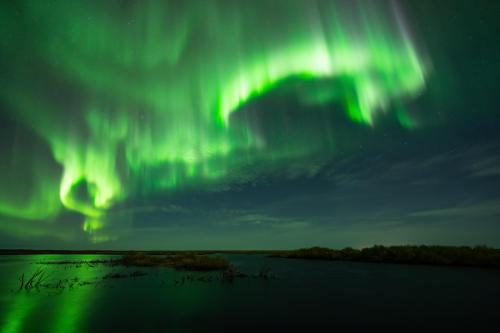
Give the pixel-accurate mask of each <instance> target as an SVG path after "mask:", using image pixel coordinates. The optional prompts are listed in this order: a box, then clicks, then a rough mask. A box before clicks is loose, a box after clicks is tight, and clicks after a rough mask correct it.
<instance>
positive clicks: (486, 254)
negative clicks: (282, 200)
mask: <svg viewBox="0 0 500 333" xmlns="http://www.w3.org/2000/svg"><path fill="white" fill-rule="evenodd" d="M272 256H273V257H279V258H292V259H312V260H346V261H363V262H382V263H395V264H420V265H447V266H476V267H495V268H500V250H499V249H494V248H490V247H487V246H475V247H470V246H437V245H435V246H427V245H420V246H414V245H403V246H381V245H375V246H373V247H368V248H364V249H361V250H358V249H353V248H350V247H347V248H344V249H342V250H334V249H329V248H324V247H312V248H306V249H299V250H294V251H288V252H284V253H279V254H274V255H272Z"/></svg>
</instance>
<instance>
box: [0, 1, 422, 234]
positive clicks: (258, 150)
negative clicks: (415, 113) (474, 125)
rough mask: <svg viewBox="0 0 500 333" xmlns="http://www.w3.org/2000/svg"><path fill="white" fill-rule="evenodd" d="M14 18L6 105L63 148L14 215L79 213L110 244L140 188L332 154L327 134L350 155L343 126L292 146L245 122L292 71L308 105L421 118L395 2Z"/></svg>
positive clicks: (24, 8)
mask: <svg viewBox="0 0 500 333" xmlns="http://www.w3.org/2000/svg"><path fill="white" fill-rule="evenodd" d="M18 11H19V12H23V13H24V14H23V20H22V21H19V20H18V19H17V16H16V15H14V13H17V12H18ZM111 13H112V14H113V15H111ZM269 13H272V15H270V14H269ZM270 17H272V18H273V19H272V20H269V19H268V18H270ZM263 18H265V19H263ZM0 22H1V23H0V24H1V30H2V31H10V32H11V34H14V35H15V36H17V37H16V40H10V41H9V45H10V46H9V47H5V46H2V52H1V54H2V55H1V58H0V59H1V62H2V64H3V65H2V70H4V72H5V74H6V75H5V76H4V79H2V92H1V98H2V101H3V104H4V105H6V107H5V108H4V109H5V111H6V112H8V114H9V117H12V118H13V119H15V120H16V121H18V122H19V123H22V124H24V126H27V127H29V128H32V129H33V130H34V132H35V133H36V134H35V135H36V137H37V138H38V139H39V140H40V141H42V142H43V144H44V145H47V147H48V150H49V151H50V158H47V157H45V156H42V157H38V156H33V157H32V161H30V160H28V161H27V163H28V164H29V163H34V164H36V169H35V170H26V172H25V173H24V174H26V173H31V174H32V175H33V182H32V184H31V186H30V189H31V190H30V193H29V194H28V195H24V196H23V199H16V198H15V197H14V198H12V197H11V196H10V191H9V190H8V187H9V186H3V187H2V189H1V190H0V214H3V215H6V216H11V217H15V218H18V219H21V220H33V221H38V220H43V219H47V217H50V216H57V215H59V214H61V213H62V212H64V211H68V210H69V211H73V212H77V213H79V214H81V215H82V216H83V217H84V218H85V222H84V224H83V229H84V230H85V231H86V232H88V233H90V234H91V235H92V239H94V240H96V241H97V240H106V239H108V238H107V237H108V236H106V233H105V232H104V233H103V234H99V233H98V231H99V229H105V227H106V223H107V222H106V220H107V218H106V216H107V212H108V211H109V210H110V209H112V207H113V205H115V204H116V203H118V202H120V201H123V200H126V199H127V198H130V197H134V196H147V195H149V194H151V193H156V192H163V191H167V192H168V191H180V190H183V189H187V188H193V187H195V188H203V187H207V186H210V185H212V184H214V183H217V182H220V181H223V180H227V179H231V175H232V173H233V172H234V170H237V169H238V168H241V167H244V166H252V165H256V164H262V163H269V162H273V163H276V162H278V161H290V160H295V159H301V158H305V157H309V156H319V155H322V154H323V153H324V151H322V150H321V149H319V147H320V146H321V147H322V149H323V148H324V143H325V142H326V143H327V145H328V149H329V151H334V150H335V146H336V141H335V139H334V138H333V137H332V134H331V133H332V131H333V129H332V128H333V127H332V125H330V124H325V125H324V126H325V127H326V129H325V130H322V131H316V132H315V133H309V135H310V138H309V139H308V140H307V142H305V141H304V140H298V139H294V138H290V139H289V142H288V143H287V145H286V146H280V147H279V148H276V147H274V146H273V143H272V142H270V141H269V140H267V139H266V138H265V137H263V136H262V134H261V133H259V132H258V131H255V130H253V129H252V128H251V127H250V126H247V124H245V122H242V121H239V122H233V116H235V117H236V116H237V114H238V110H240V109H242V108H244V106H245V105H246V104H248V103H250V102H251V101H253V100H255V99H258V98H259V97H260V96H264V95H266V94H268V93H270V92H272V91H273V90H276V89H279V88H280V87H282V86H284V85H286V82H288V81H289V80H298V81H300V82H302V83H303V84H302V85H301V86H300V89H295V90H294V91H295V93H296V95H298V98H299V100H300V101H301V102H302V103H303V104H306V105H317V104H320V105H329V104H330V103H332V102H335V103H340V104H341V105H342V106H343V110H344V112H346V114H347V116H348V117H349V118H350V119H351V120H352V121H354V122H357V123H361V124H365V125H367V126H376V119H377V117H378V116H379V115H380V116H381V117H382V116H383V115H382V114H383V113H384V112H385V111H388V110H389V109H390V110H397V111H395V112H397V113H398V119H400V122H401V125H402V126H404V127H413V126H415V123H414V122H413V121H412V118H411V117H410V115H409V114H407V113H406V112H405V108H404V103H405V101H406V100H408V99H411V98H413V97H415V96H416V95H418V94H419V93H420V92H421V91H422V90H423V89H424V88H425V84H426V75H427V71H428V63H427V61H426V60H425V57H423V55H422V54H421V53H420V52H419V51H418V50H417V48H416V46H415V44H414V42H413V41H412V39H411V37H410V34H409V30H408V28H407V27H406V26H405V23H404V19H403V18H402V15H401V14H400V12H399V10H398V9H397V8H396V7H395V5H393V4H392V3H389V2H380V1H377V2H376V1H373V2H372V1H362V2H361V1H360V2H354V1H310V0H303V1H289V0H287V1H234V2H228V1H215V0H213V1H178V2H174V1H142V2H140V4H139V2H135V1H126V2H124V4H123V3H121V2H120V1H107V2H101V1H63V0H57V1H51V2H41V1H37V0H32V1H23V2H20V3H16V4H2V8H1V10H0ZM20 50H23V51H20ZM27 51H29V52H27ZM7 63H8V64H10V65H9V66H8V67H7V66H4V64H7ZM47 76H48V77H50V82H51V85H50V86H47V84H46V82H47V81H48V79H47ZM320 81H321V82H322V81H324V82H326V83H325V84H322V85H318V84H316V83H317V82H320ZM7 82H8V84H7ZM390 106H392V107H391V108H390ZM265 111H266V112H269V113H272V112H273V110H265ZM331 112H338V110H333V109H332V111H331ZM276 125H277V126H279V125H280V124H276ZM319 142H321V145H319V144H318V143H319ZM52 165H56V166H57V167H56V168H54V167H51V166H52ZM26 168H28V169H29V167H26ZM58 168H59V169H58ZM54 170H57V172H56V171H54ZM35 173H36V174H35ZM4 175H7V176H4ZM9 175H15V176H16V177H23V176H22V175H21V174H18V173H16V172H14V171H13V170H12V169H9V172H3V173H2V177H3V178H5V179H1V180H0V181H1V182H2V184H9V182H10V181H11V178H10V176H9ZM18 181H19V180H18ZM25 198H29V200H26V199H25ZM36 223H42V222H36ZM109 236H110V237H113V235H109Z"/></svg>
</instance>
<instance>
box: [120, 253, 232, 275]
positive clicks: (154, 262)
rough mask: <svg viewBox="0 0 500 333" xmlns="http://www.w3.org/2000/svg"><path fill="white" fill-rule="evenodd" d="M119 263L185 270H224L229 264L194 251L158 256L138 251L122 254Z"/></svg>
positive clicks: (220, 258) (216, 257) (223, 260)
mask: <svg viewBox="0 0 500 333" xmlns="http://www.w3.org/2000/svg"><path fill="white" fill-rule="evenodd" d="M120 263H121V264H123V265H125V266H140V267H158V266H162V267H172V268H174V269H178V270H185V271H218V270H226V269H228V268H229V266H230V263H229V261H228V260H227V259H225V258H223V257H219V256H209V255H200V254H196V253H179V254H175V255H167V256H158V255H149V254H145V253H141V252H138V253H133V254H127V255H125V256H123V257H122V259H121V261H120Z"/></svg>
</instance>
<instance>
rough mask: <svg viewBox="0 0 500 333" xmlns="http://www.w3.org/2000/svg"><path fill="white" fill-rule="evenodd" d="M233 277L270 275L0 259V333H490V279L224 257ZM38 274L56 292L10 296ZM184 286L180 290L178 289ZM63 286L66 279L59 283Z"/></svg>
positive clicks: (455, 272) (498, 274) (499, 315)
mask: <svg viewBox="0 0 500 333" xmlns="http://www.w3.org/2000/svg"><path fill="white" fill-rule="evenodd" d="M227 257H228V258H229V259H230V260H231V262H232V263H233V264H234V265H235V266H236V267H237V268H238V269H239V270H241V271H243V272H247V273H250V274H256V273H258V272H259V270H260V269H261V268H263V267H271V269H272V272H273V273H274V274H275V275H276V276H277V278H276V279H267V280H266V279H262V278H253V277H248V278H241V279H237V280H235V281H234V282H232V283H223V282H221V281H220V280H219V273H210V274H209V273H197V274H194V275H191V277H194V278H197V277H200V276H204V277H208V276H209V275H210V276H211V277H212V281H211V282H203V281H187V282H186V277H187V276H188V275H189V274H192V273H182V272H175V271H173V270H171V269H168V268H152V269H140V271H142V272H145V273H148V275H147V276H140V277H130V278H124V279H103V276H105V275H107V274H109V273H110V272H114V273H121V274H129V273H131V272H133V271H137V269H136V268H130V269H127V268H123V267H110V266H106V265H95V266H94V267H91V266H88V265H81V266H79V267H78V266H76V265H43V264H39V262H41V261H53V260H69V259H73V260H75V259H76V260H81V259H84V260H90V259H104V258H109V256H98V255H71V256H69V255H29V256H2V257H0V328H1V330H0V331H1V332H5V333H7V332H176V331H221V332H222V331H229V330H230V331H247V330H254V331H255V330H260V331H269V330H272V331H282V330H289V329H301V330H303V331H334V330H339V331H346V330H355V331H357V330H363V331H366V330H375V329H380V328H384V329H390V330H398V331H421V330H433V331H434V330H438V329H440V330H442V329H444V330H453V329H460V330H464V329H466V330H470V331H478V330H484V329H490V330H491V331H498V329H500V270H489V269H473V268H446V267H427V266H404V265H385V264H364V263H348V262H321V261H303V260H288V259H273V258H267V257H265V256H262V255H227ZM39 268H42V269H44V271H45V274H47V275H48V277H47V279H46V281H49V280H50V281H52V282H53V283H54V284H55V283H56V282H58V281H59V280H61V281H62V282H64V281H76V280H73V279H74V278H75V277H77V278H78V280H77V282H74V283H73V286H70V282H66V283H62V285H63V286H64V288H40V290H39V291H37V290H36V289H33V290H31V291H25V290H23V291H21V292H18V291H16V289H17V288H18V286H19V281H18V278H19V276H20V275H21V274H23V273H25V275H29V274H30V273H31V272H34V271H36V270H37V269H39ZM183 277H184V283H182V280H183ZM66 279H67V280H66Z"/></svg>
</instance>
